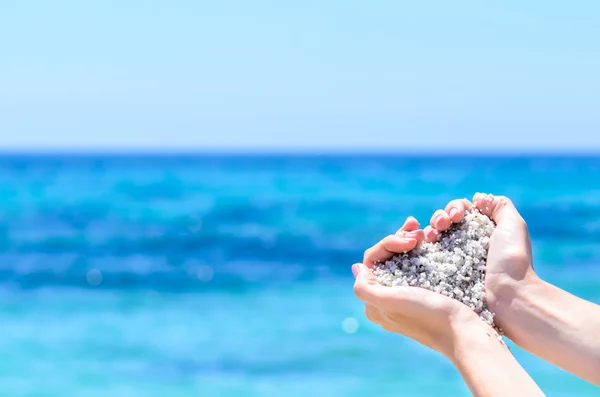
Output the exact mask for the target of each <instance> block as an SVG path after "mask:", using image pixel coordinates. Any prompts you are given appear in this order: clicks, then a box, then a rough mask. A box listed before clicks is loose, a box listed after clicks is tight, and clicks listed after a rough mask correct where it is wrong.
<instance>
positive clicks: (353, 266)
mask: <svg viewBox="0 0 600 397" xmlns="http://www.w3.org/2000/svg"><path fill="white" fill-rule="evenodd" d="M359 272H360V266H358V265H357V264H354V265H352V274H354V277H356V276H358V273H359Z"/></svg>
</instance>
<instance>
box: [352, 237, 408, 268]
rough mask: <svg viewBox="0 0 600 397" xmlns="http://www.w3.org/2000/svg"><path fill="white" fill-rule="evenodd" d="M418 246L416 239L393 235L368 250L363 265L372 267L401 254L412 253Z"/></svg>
mask: <svg viewBox="0 0 600 397" xmlns="http://www.w3.org/2000/svg"><path fill="white" fill-rule="evenodd" d="M416 246H417V239H416V238H414V237H401V236H396V235H395V234H392V235H389V236H387V237H385V238H384V239H383V240H381V241H380V242H378V243H377V244H375V245H374V246H373V247H371V248H369V249H368V250H366V251H365V255H364V257H363V263H364V264H365V265H367V266H372V265H373V264H375V263H379V262H382V261H386V260H388V259H390V258H391V257H393V256H394V255H396V254H399V253H401V252H407V251H410V250H411V249H413V248H415V247H416Z"/></svg>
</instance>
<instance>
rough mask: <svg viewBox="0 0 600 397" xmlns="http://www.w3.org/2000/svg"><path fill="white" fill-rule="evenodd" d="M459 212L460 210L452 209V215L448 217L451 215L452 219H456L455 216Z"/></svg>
mask: <svg viewBox="0 0 600 397" xmlns="http://www.w3.org/2000/svg"><path fill="white" fill-rule="evenodd" d="M457 212H458V210H457V209H456V208H452V209H451V210H450V213H448V215H450V218H454V215H456V213H457Z"/></svg>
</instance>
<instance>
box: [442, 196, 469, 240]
mask: <svg viewBox="0 0 600 397" xmlns="http://www.w3.org/2000/svg"><path fill="white" fill-rule="evenodd" d="M471 206H472V204H471V202H470V201H469V200H467V199H458V200H452V201H450V202H449V203H448V205H447V206H446V209H445V211H446V213H447V214H448V216H449V217H450V220H451V221H452V223H459V222H460V221H462V220H463V218H464V217H465V211H466V210H468V209H470V208H471ZM438 230H439V231H440V232H441V231H443V230H446V229H438Z"/></svg>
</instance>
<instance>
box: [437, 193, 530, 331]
mask: <svg viewBox="0 0 600 397" xmlns="http://www.w3.org/2000/svg"><path fill="white" fill-rule="evenodd" d="M472 208H476V209H478V210H479V211H481V212H482V213H484V214H485V215H487V216H488V217H490V218H491V219H492V220H493V221H494V222H495V223H496V229H495V230H494V232H493V233H492V235H491V237H490V249H489V252H488V259H487V270H486V279H485V286H486V301H487V304H488V306H489V308H490V310H491V311H492V312H494V313H496V317H495V318H494V320H495V322H496V324H497V325H498V326H499V327H501V328H502V329H503V330H504V332H505V333H506V335H507V336H508V337H509V338H511V339H512V335H511V334H513V333H514V332H513V328H514V327H513V326H514V325H516V324H515V323H514V319H513V318H512V317H513V316H512V315H513V314H514V313H511V311H510V303H511V301H512V300H513V299H514V298H515V295H516V294H517V293H518V291H519V290H521V289H523V287H525V286H526V284H528V283H532V282H535V281H537V280H538V278H537V276H536V274H535V272H534V271H533V263H532V254H531V241H530V238H529V232H528V230H527V224H526V223H525V221H524V220H523V218H522V217H521V215H520V214H519V212H518V211H517V209H516V208H515V206H514V205H513V203H512V202H511V200H510V199H508V198H507V197H503V196H493V195H488V194H482V193H476V194H475V196H474V197H473V202H472V203H471V202H469V201H468V200H466V199H461V200H454V201H451V202H450V203H449V204H448V205H447V206H446V208H445V210H438V211H436V212H435V213H434V214H433V216H432V217H431V226H430V227H428V228H426V229H425V239H426V240H427V241H433V240H435V239H436V238H437V234H438V233H439V232H441V231H444V230H446V229H448V228H449V227H450V225H451V224H452V223H458V222H460V221H462V219H463V217H464V214H465V211H467V210H469V209H472Z"/></svg>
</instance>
